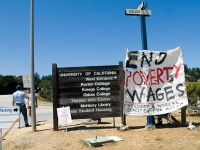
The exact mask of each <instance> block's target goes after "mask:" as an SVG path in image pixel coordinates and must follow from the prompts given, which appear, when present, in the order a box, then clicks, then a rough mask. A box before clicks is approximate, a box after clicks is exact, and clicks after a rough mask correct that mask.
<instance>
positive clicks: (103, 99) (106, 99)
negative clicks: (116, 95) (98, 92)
mask: <svg viewBox="0 0 200 150" xmlns="http://www.w3.org/2000/svg"><path fill="white" fill-rule="evenodd" d="M97 101H110V98H109V97H108V98H107V97H105V98H104V97H100V98H97Z"/></svg>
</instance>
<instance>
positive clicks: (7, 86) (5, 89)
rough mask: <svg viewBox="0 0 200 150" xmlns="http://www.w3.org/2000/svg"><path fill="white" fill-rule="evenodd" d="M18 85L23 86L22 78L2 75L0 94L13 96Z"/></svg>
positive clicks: (0, 77)
mask: <svg viewBox="0 0 200 150" xmlns="http://www.w3.org/2000/svg"><path fill="white" fill-rule="evenodd" d="M17 85H22V79H21V78H20V76H19V77H16V76H11V75H6V76H3V75H0V94H12V93H13V92H14V91H16V86H17Z"/></svg>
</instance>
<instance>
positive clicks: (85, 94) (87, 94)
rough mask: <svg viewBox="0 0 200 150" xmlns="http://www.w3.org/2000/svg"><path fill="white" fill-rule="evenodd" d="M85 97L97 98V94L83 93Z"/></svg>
mask: <svg viewBox="0 0 200 150" xmlns="http://www.w3.org/2000/svg"><path fill="white" fill-rule="evenodd" d="M83 96H84V97H87V96H95V93H83Z"/></svg>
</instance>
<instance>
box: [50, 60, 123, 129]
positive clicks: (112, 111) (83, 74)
mask: <svg viewBox="0 0 200 150" xmlns="http://www.w3.org/2000/svg"><path fill="white" fill-rule="evenodd" d="M52 76H53V110H54V112H53V115H54V116H53V119H54V130H57V129H58V118H57V108H59V107H63V106H70V111H71V116H72V119H84V118H104V117H118V116H122V113H123V109H122V108H123V107H122V106H123V99H124V98H123V96H124V94H123V92H124V83H123V81H124V79H123V63H122V62H119V65H112V66H88V67H65V68H57V65H56V64H53V65H52Z"/></svg>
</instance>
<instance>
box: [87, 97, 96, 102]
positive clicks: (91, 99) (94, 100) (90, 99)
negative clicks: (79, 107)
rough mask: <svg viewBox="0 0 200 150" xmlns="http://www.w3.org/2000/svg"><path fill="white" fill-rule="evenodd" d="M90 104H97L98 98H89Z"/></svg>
mask: <svg viewBox="0 0 200 150" xmlns="http://www.w3.org/2000/svg"><path fill="white" fill-rule="evenodd" d="M88 102H96V98H88Z"/></svg>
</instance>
